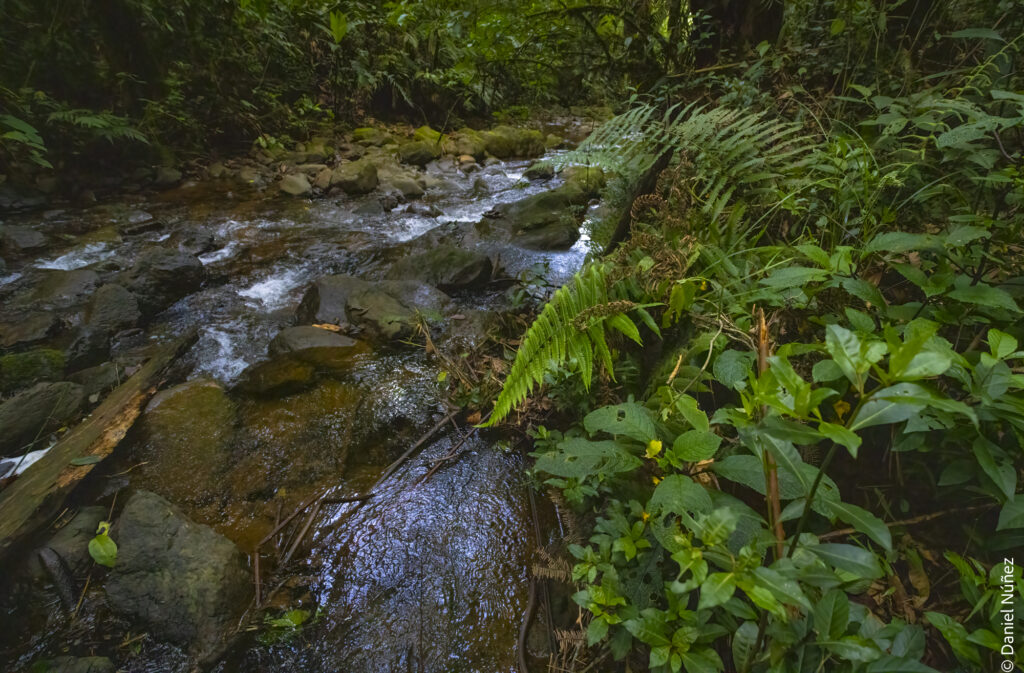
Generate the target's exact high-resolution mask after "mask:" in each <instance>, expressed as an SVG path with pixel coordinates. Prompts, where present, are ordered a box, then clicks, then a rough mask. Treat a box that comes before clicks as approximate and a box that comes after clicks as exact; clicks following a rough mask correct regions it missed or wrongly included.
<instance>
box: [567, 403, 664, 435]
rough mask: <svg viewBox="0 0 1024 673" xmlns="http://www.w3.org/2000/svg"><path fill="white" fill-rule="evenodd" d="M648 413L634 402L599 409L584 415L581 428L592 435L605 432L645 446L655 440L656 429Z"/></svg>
mask: <svg viewBox="0 0 1024 673" xmlns="http://www.w3.org/2000/svg"><path fill="white" fill-rule="evenodd" d="M650 413H651V412H650V411H649V410H648V409H647V408H645V407H643V406H641V405H639V404H636V403H634V402H625V403H623V404H615V405H612V406H607V407H601V408H600V409H596V410H594V411H592V412H590V413H589V414H587V415H586V417H584V419H583V427H585V428H586V429H587V432H589V433H590V434H592V435H595V434H597V433H599V432H607V433H608V434H609V435H613V436H623V437H629V438H630V439H635V440H636V441H638V442H643V443H644V444H646V443H647V442H649V441H651V440H652V439H657V435H658V432H657V429H656V428H655V427H654V421H652V420H651V416H650Z"/></svg>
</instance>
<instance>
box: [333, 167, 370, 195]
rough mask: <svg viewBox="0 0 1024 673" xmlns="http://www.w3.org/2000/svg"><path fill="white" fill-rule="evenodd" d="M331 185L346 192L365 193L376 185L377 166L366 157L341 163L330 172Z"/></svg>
mask: <svg viewBox="0 0 1024 673" xmlns="http://www.w3.org/2000/svg"><path fill="white" fill-rule="evenodd" d="M331 186H333V187H340V188H341V189H342V190H343V191H344V192H345V193H346V194H366V193H367V192H371V191H373V190H374V188H375V187H376V186H377V167H376V166H374V165H373V163H372V162H370V161H369V160H368V159H360V160H359V161H352V162H349V163H346V164H342V165H341V166H338V167H337V168H335V169H334V172H333V173H332V174H331Z"/></svg>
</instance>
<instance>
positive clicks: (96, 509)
mask: <svg viewBox="0 0 1024 673" xmlns="http://www.w3.org/2000/svg"><path fill="white" fill-rule="evenodd" d="M106 518H107V508H106V507H103V506H99V505H97V506H92V507H83V508H82V509H80V510H79V511H78V513H77V514H75V516H74V517H73V518H72V519H71V521H69V522H68V523H67V524H66V525H64V526H62V527H61V528H60V530H58V531H57V532H56V533H54V534H53V535H52V536H50V539H48V540H47V541H46V542H44V543H43V544H42V545H40V547H39V549H40V550H42V549H44V548H49V549H50V550H51V551H53V552H55V553H56V554H57V556H59V557H60V558H61V560H62V561H64V564H65V565H66V566H67V568H68V570H70V571H71V574H72V575H73V576H76V577H77V576H80V575H84V574H85V572H86V571H87V570H88V569H89V566H90V565H92V557H91V556H89V540H91V539H93V537H95V536H96V529H97V528H98V527H99V524H100V522H101V521H103V520H104V519H106ZM34 560H38V558H36V559H34ZM29 570H30V571H31V572H32V574H33V575H35V576H36V577H43V576H44V573H45V572H46V570H45V569H44V568H43V566H42V564H41V563H40V564H36V563H33V564H32V566H31V567H30V568H29Z"/></svg>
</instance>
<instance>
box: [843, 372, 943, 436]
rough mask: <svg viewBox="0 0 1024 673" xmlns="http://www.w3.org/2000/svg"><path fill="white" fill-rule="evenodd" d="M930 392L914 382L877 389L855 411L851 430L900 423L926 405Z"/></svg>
mask: <svg viewBox="0 0 1024 673" xmlns="http://www.w3.org/2000/svg"><path fill="white" fill-rule="evenodd" d="M929 397H931V394H930V393H929V392H928V391H927V390H925V389H924V388H922V387H921V386H919V385H917V384H914V383H897V384H896V385H894V386H889V387H888V388H885V389H883V390H880V391H878V392H877V393H875V394H874V395H872V396H871V399H870V400H868V401H867V402H865V403H864V405H863V406H862V407H861V408H860V410H859V411H858V412H857V416H856V417H855V418H853V419H852V420H851V422H850V429H851V430H861V429H863V428H870V427H872V426H874V425H886V424H892V423H900V422H902V421H905V420H907V419H908V418H910V417H911V416H914V415H915V414H917V413H918V412H920V411H921V409H923V408H925V407H926V406H927V405H928V398H929Z"/></svg>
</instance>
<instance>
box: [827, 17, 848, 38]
mask: <svg viewBox="0 0 1024 673" xmlns="http://www.w3.org/2000/svg"><path fill="white" fill-rule="evenodd" d="M845 28H846V22H845V21H843V20H842V19H840V18H835V19H832V25H831V26H829V29H828V32H829V34H830V35H831V36H832V37H835V36H836V35H838V34H839V33H841V32H843V30H844V29H845Z"/></svg>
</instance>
